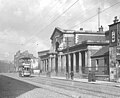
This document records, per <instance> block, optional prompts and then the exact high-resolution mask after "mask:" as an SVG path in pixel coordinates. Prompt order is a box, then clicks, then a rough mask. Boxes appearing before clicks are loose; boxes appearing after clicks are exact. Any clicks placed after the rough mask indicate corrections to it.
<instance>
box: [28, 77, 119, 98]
mask: <svg viewBox="0 0 120 98" xmlns="http://www.w3.org/2000/svg"><path fill="white" fill-rule="evenodd" d="M29 80H31V81H33V82H37V83H40V84H44V85H50V86H53V87H57V88H62V89H65V90H70V91H75V92H78V93H82V94H88V95H93V96H96V97H102V98H120V93H119V91H120V89H119V88H117V89H118V90H119V91H118V92H112V91H113V89H112V90H111V89H108V90H109V91H107V89H105V90H103V89H102V87H103V86H102V87H100V86H101V85H99V86H98V85H94V84H87V83H81V82H79V83H78V82H74V81H67V80H56V79H51V78H45V77H41V79H40V80H39V81H36V80H35V79H32V78H29ZM83 84H84V85H83ZM92 86H93V87H94V86H96V89H94V88H95V87H94V88H92ZM97 87H100V88H97ZM107 87H108V86H107ZM104 88H106V87H104ZM108 88H109V87H108ZM112 88H113V87H112Z"/></svg>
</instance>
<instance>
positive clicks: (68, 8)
mask: <svg viewBox="0 0 120 98" xmlns="http://www.w3.org/2000/svg"><path fill="white" fill-rule="evenodd" d="M78 1H79V0H77V1H75V2H74V3H73V4H72V5H70V6H69V7H68V8H67V9H66V10H65V11H63V12H62V14H60V15H59V16H58V17H56V18H55V19H54V20H53V21H52V22H50V23H49V24H48V25H47V26H45V27H44V28H43V29H41V30H40V31H39V32H42V31H44V30H45V29H46V28H47V27H49V26H50V25H51V24H53V23H54V22H55V21H56V20H57V19H59V18H60V17H61V16H62V15H63V14H65V13H66V12H67V11H68V10H69V9H70V8H72V7H73V6H74V5H75V4H76V3H77V2H78ZM39 32H38V33H39Z"/></svg>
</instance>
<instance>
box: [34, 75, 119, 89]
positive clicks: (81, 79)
mask: <svg viewBox="0 0 120 98" xmlns="http://www.w3.org/2000/svg"><path fill="white" fill-rule="evenodd" d="M35 76H39V75H35ZM40 76H41V77H46V76H45V75H40ZM50 78H54V79H61V80H66V77H60V76H59V77H57V76H51V77H50ZM68 81H77V82H84V83H90V84H100V85H108V86H116V87H120V82H110V81H100V80H96V81H95V82H88V79H83V78H74V80H71V79H68Z"/></svg>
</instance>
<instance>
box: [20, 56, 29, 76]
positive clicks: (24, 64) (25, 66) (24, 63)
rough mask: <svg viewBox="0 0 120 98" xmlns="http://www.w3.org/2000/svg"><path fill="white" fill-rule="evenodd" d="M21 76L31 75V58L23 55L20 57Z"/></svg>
mask: <svg viewBox="0 0 120 98" xmlns="http://www.w3.org/2000/svg"><path fill="white" fill-rule="evenodd" d="M19 76H20V77H24V76H31V58H27V57H23V58H21V59H20V65H19Z"/></svg>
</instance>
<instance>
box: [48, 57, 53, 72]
mask: <svg viewBox="0 0 120 98" xmlns="http://www.w3.org/2000/svg"><path fill="white" fill-rule="evenodd" d="M51 57H52V56H51V55H50V56H49V65H48V71H49V72H51V63H52V62H51Z"/></svg>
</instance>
